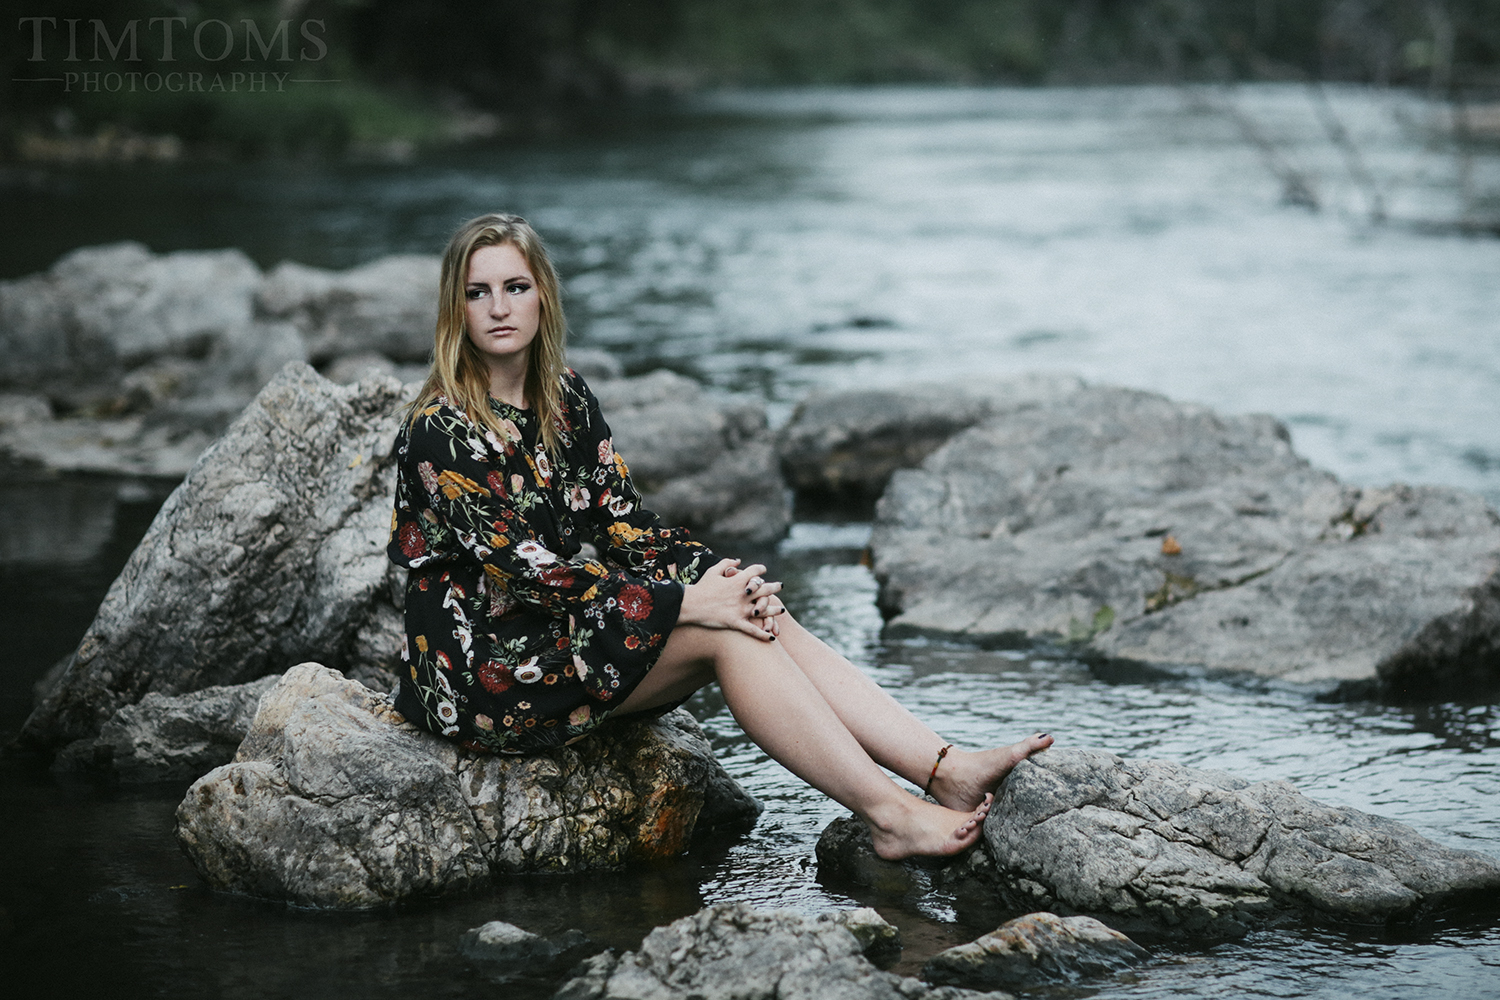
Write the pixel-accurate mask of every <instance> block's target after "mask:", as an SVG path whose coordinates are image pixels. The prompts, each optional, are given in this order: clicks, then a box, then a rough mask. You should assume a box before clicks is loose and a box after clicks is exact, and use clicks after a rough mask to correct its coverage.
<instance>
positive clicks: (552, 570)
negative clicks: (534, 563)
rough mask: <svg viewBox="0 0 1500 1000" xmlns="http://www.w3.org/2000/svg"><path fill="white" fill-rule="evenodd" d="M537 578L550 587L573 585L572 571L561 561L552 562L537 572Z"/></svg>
mask: <svg viewBox="0 0 1500 1000" xmlns="http://www.w3.org/2000/svg"><path fill="white" fill-rule="evenodd" d="M537 579H539V580H541V581H542V582H543V583H545V584H547V585H548V586H550V587H571V586H573V573H572V571H571V570H569V569H568V568H567V567H566V566H564V565H563V564H561V563H554V564H553V565H551V566H547V567H545V568H543V569H542V570H540V571H539V572H538V573H537Z"/></svg>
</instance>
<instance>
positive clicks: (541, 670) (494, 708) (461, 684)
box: [389, 371, 718, 753]
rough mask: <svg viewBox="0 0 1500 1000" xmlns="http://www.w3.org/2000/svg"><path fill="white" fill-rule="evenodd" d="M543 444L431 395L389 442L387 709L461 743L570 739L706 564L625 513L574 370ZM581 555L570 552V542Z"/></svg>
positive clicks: (598, 717) (616, 468)
mask: <svg viewBox="0 0 1500 1000" xmlns="http://www.w3.org/2000/svg"><path fill="white" fill-rule="evenodd" d="M562 388H563V407H562V413H561V417H560V419H559V423H558V431H559V435H558V437H559V448H558V453H557V454H549V453H548V452H547V451H546V450H545V448H544V447H543V446H542V444H541V443H540V441H539V437H540V435H539V434H538V427H537V422H538V421H537V417H536V415H535V414H534V413H532V411H530V410H522V409H518V408H516V407H514V406H510V405H509V404H507V403H502V402H500V401H498V400H496V399H493V398H491V399H490V406H491V407H493V409H494V411H495V413H496V415H497V416H498V417H499V418H500V422H501V425H502V427H503V428H504V433H503V434H496V433H495V432H494V431H491V430H487V429H485V428H483V427H481V426H479V425H477V424H475V423H473V422H471V421H470V420H469V419H468V417H467V416H466V415H465V414H464V413H463V412H462V411H460V410H458V409H456V408H455V407H453V406H451V405H449V404H448V402H447V401H446V400H443V399H439V400H437V401H436V402H435V403H433V404H432V405H430V406H427V407H426V408H424V409H423V410H422V411H421V412H420V413H419V414H418V415H417V418H416V420H415V421H414V422H412V423H410V424H409V425H407V426H406V427H405V428H404V429H403V430H402V432H401V435H400V437H399V438H398V439H397V442H396V447H397V457H398V465H397V480H396V510H395V516H394V519H393V521H392V524H391V542H390V546H389V552H390V557H391V559H392V561H394V562H395V563H396V564H397V565H399V566H404V567H406V568H407V569H408V570H409V571H410V574H409V577H408V582H407V587H406V640H405V644H404V647H403V649H402V659H403V660H404V661H405V662H406V663H407V664H409V671H408V673H407V675H406V676H403V677H402V678H401V690H400V692H399V693H398V695H397V698H396V708H397V710H398V711H400V712H401V714H403V715H405V716H406V717H407V718H408V719H410V720H411V721H413V722H415V723H417V724H418V725H421V726H425V727H426V728H428V729H430V730H432V731H433V732H435V733H439V734H441V735H443V736H447V737H449V738H450V739H454V740H457V741H459V742H461V743H462V744H463V745H464V746H466V747H469V748H470V749H473V750H485V751H491V752H496V753H527V752H531V751H534V750H540V749H544V748H546V747H553V746H557V745H559V744H562V743H568V742H571V741H573V740H575V739H578V738H579V737H581V736H583V735H584V734H585V733H587V732H588V731H589V730H590V729H592V728H593V727H594V726H596V725H597V724H598V723H599V722H600V721H602V720H603V718H604V717H605V716H606V715H607V714H608V713H609V711H610V709H611V708H612V707H614V706H616V705H618V704H619V703H620V702H622V701H623V700H625V698H626V696H627V695H629V694H630V692H631V691H633V690H634V689H635V686H636V685H637V684H639V683H640V681H641V679H642V678H643V677H645V676H646V673H647V672H648V671H649V670H650V669H651V667H652V665H653V664H655V662H656V660H657V657H659V656H660V655H661V651H662V647H663V646H664V645H665V644H666V641H667V637H668V636H669V635H670V634H671V632H672V628H673V627H674V626H675V625H676V623H677V615H678V611H679V610H680V609H681V606H682V588H683V585H684V584H687V583H693V582H696V581H697V579H698V578H699V576H701V575H702V573H703V572H705V571H706V570H707V569H708V567H710V566H712V565H713V564H714V563H715V562H717V561H718V559H717V557H716V556H714V554H713V553H712V552H710V551H709V550H708V549H707V548H706V547H705V546H703V545H701V544H699V543H698V542H694V541H692V540H691V539H689V537H688V533H687V530H686V529H683V528H664V527H662V526H661V523H660V522H659V521H658V519H657V517H656V515H655V514H653V513H651V512H650V511H648V510H646V509H644V508H643V507H642V506H641V498H640V494H639V493H637V492H636V489H635V487H634V486H633V485H632V484H631V482H630V475H629V470H628V469H627V468H626V467H625V463H624V462H623V461H622V460H621V458H620V456H619V455H618V454H616V453H615V450H614V447H613V444H612V441H611V437H610V432H609V426H608V425H607V424H606V423H605V422H604V417H603V416H602V415H601V414H600V412H599V404H598V402H597V401H596V400H595V399H594V395H593V393H591V392H589V389H588V386H587V385H585V384H584V381H583V379H582V378H580V377H579V376H578V375H577V374H576V373H574V372H572V371H568V372H566V373H565V374H564V375H563V376H562ZM585 542H588V543H590V544H592V545H593V546H594V548H595V550H596V551H597V552H598V553H599V554H600V558H598V559H586V558H579V556H580V550H581V548H582V546H583V543H585Z"/></svg>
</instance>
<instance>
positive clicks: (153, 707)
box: [94, 674, 281, 784]
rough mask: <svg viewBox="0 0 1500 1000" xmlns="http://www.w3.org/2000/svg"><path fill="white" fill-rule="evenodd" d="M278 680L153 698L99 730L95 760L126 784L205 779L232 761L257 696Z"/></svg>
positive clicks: (125, 709) (271, 678) (128, 707)
mask: <svg viewBox="0 0 1500 1000" xmlns="http://www.w3.org/2000/svg"><path fill="white" fill-rule="evenodd" d="M280 679H281V678H280V677H278V676H276V675H274V674H273V675H271V676H269V677H262V678H261V679H260V680H257V681H251V682H250V683H248V684H236V685H232V686H228V687H211V688H204V689H203V690H202V691H194V692H192V693H191V694H182V695H162V694H157V693H155V692H152V693H151V694H148V695H146V697H144V698H142V699H141V700H140V701H139V702H137V703H136V704H134V705H126V706H124V707H123V708H121V709H120V710H119V711H118V712H116V713H115V714H114V715H113V716H111V717H110V720H109V721H108V722H106V723H105V724H104V725H103V727H102V728H101V729H100V730H99V738H98V740H97V741H96V743H95V745H94V746H95V755H96V757H98V758H100V762H101V763H104V762H107V764H108V766H109V767H110V768H111V769H112V770H113V771H114V772H115V774H116V775H118V776H119V779H120V781H121V782H123V783H125V784H141V783H145V782H152V781H181V780H184V779H189V778H197V777H199V776H201V775H203V774H207V773H208V772H209V771H211V770H213V769H214V768H216V767H218V766H220V765H221V764H227V763H229V761H231V760H233V759H234V754H235V751H236V750H237V749H239V745H240V741H241V740H243V739H244V738H245V734H246V733H247V732H248V731H249V729H250V723H251V720H253V719H254V718H255V711H256V709H257V708H258V707H259V705H260V697H261V695H263V694H265V693H266V692H267V691H269V690H270V689H271V687H272V686H273V685H275V684H276V682H277V681H279V680H280Z"/></svg>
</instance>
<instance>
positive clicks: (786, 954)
mask: <svg viewBox="0 0 1500 1000" xmlns="http://www.w3.org/2000/svg"><path fill="white" fill-rule="evenodd" d="M845 919H846V918H845V914H842V913H821V914H818V915H816V916H808V915H805V914H802V913H798V912H795V911H793V910H762V909H755V908H753V907H751V906H748V905H746V904H744V903H734V904H729V905H721V906H710V907H706V908H704V909H702V910H700V911H698V912H697V913H694V914H691V915H690V916H686V917H683V918H682V919H680V920H676V921H674V922H672V923H670V924H668V925H667V926H665V927H658V928H656V929H655V930H653V931H652V932H651V933H650V934H647V935H646V939H645V940H644V941H642V942H641V947H640V950H639V951H630V952H626V953H625V954H623V955H618V956H617V955H615V954H614V953H612V952H604V953H602V954H599V955H595V956H594V957H593V958H590V959H587V960H585V961H584V962H583V964H582V965H580V966H579V967H578V969H577V972H576V974H575V977H574V978H573V979H571V980H570V981H568V982H567V983H565V984H564V985H563V987H562V989H560V990H558V991H557V993H556V995H555V1000H695V998H701V997H724V998H729V997H733V998H734V1000H822V998H825V997H847V998H854V997H859V998H861V1000H971V998H972V1000H977V998H978V997H981V996H983V997H989V998H992V1000H1004V998H1007V997H1008V996H1009V994H1005V993H983V994H980V993H974V992H971V991H969V990H965V989H959V988H956V987H952V986H928V985H927V984H926V983H922V982H919V981H917V980H915V979H905V978H902V977H900V976H897V975H894V974H892V973H889V972H882V971H880V970H879V969H877V968H876V967H875V965H874V964H872V963H871V962H870V960H869V959H868V958H866V957H865V955H864V954H863V951H864V949H865V945H864V944H862V942H861V941H860V939H859V938H857V937H856V935H855V933H854V932H853V931H851V930H850V929H849V928H847V927H846V926H845Z"/></svg>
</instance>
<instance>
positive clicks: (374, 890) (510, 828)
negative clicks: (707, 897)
mask: <svg viewBox="0 0 1500 1000" xmlns="http://www.w3.org/2000/svg"><path fill="white" fill-rule="evenodd" d="M724 782H732V779H729V778H728V776H727V775H725V774H723V769H722V768H720V767H719V765H718V764H717V762H715V761H714V759H713V754H712V750H711V748H710V747H709V745H708V741H707V740H706V739H705V738H704V736H703V734H702V730H701V729H699V728H698V726H697V723H695V722H694V721H693V719H692V717H691V716H689V715H687V713H685V712H681V711H678V712H674V713H670V714H668V715H666V716H663V717H662V718H660V719H658V720H654V721H635V722H632V721H626V722H621V723H616V724H612V725H607V726H603V727H600V729H599V730H597V731H596V732H594V733H593V734H591V735H590V736H589V738H588V739H586V740H581V741H579V742H578V743H575V744H573V745H571V746H567V747H562V748H559V749H557V750H554V751H550V752H548V753H543V754H536V755H531V756H526V757H496V756H489V755H474V754H470V753H468V752H467V751H463V750H460V749H459V748H458V747H456V746H454V745H453V744H451V743H448V742H447V741H445V740H442V739H440V738H438V737H436V736H433V735H432V734H430V733H426V732H423V731H420V730H418V729H417V728H416V727H415V726H413V725H411V724H409V723H407V722H405V720H404V719H403V718H402V717H401V716H400V715H399V714H398V713H397V712H396V711H395V710H394V709H393V708H392V707H391V703H390V700H389V698H388V697H387V696H385V695H381V694H377V693H375V692H373V691H371V690H370V689H368V688H366V687H364V686H363V685H361V684H358V683H356V682H354V681H350V680H347V679H345V678H344V677H343V676H342V675H340V674H339V673H338V672H337V671H334V670H330V669H327V668H325V667H322V666H319V665H318V664H315V663H306V664H301V665H299V666H297V667H294V668H292V669H291V670H289V671H287V673H286V675H285V677H283V678H282V680H281V681H280V682H279V683H278V684H277V685H276V686H275V687H273V688H272V689H271V690H270V691H269V692H267V693H266V695H265V696H263V697H262V699H261V702H260V707H259V710H258V712H257V714H256V716H255V721H254V723H253V724H252V726H251V728H250V731H249V733H248V734H247V735H246V737H245V740H244V742H243V743H242V744H241V745H240V749H239V752H238V753H237V754H236V756H235V760H234V761H233V762H232V763H230V764H227V765H225V766H223V767H220V768H217V769H215V770H213V771H211V772H209V773H208V774H207V775H205V776H204V777H202V778H200V779H199V780H198V781H197V782H196V783H194V785H193V786H192V787H191V788H190V789H188V793H187V796H186V797H185V798H184V799H183V801H182V804H181V805H180V806H179V807H178V811H177V836H178V840H179V842H180V843H181V844H182V846H183V849H184V851H186V853H187V855H188V857H189V858H190V859H191V860H192V863H193V865H194V867H195V868H196V869H197V870H198V872H199V874H200V875H202V877H203V878H204V880H205V881H206V882H208V884H209V885H211V886H213V887H214V888H216V889H225V890H230V891H235V892H244V893H249V894H251V895H255V896H261V897H266V898H271V899H284V900H289V901H292V902H295V903H299V904H304V905H309V906H320V907H331V908H341V909H355V908H365V907H371V906H377V905H381V904H385V903H389V902H393V901H395V900H399V899H403V898H407V897H411V896H419V895H431V894H435V893H439V892H443V891H446V890H450V889H454V888H458V887H460V886H463V885H466V884H469V883H471V882H474V881H477V880H481V879H485V878H487V877H489V876H490V875H491V874H492V873H499V872H519V871H576V870H582V869H589V868H600V867H613V866H616V865H619V864H622V863H624V862H626V861H628V860H632V859H649V858H661V857H669V856H672V855H674V854H677V853H679V852H681V851H682V850H683V849H684V848H686V846H687V845H688V843H689V841H690V838H691V837H692V834H693V832H694V829H695V826H696V824H697V823H698V821H699V818H700V815H701V813H702V812H703V810H704V809H705V807H706V804H707V799H708V794H707V792H706V791H705V789H706V788H707V787H709V786H711V785H712V784H715V783H717V784H723V783H724ZM744 798H745V799H747V800H748V796H744ZM749 801H753V800H749ZM757 809H758V804H757ZM718 818H719V819H720V820H721V821H722V819H723V817H718Z"/></svg>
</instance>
